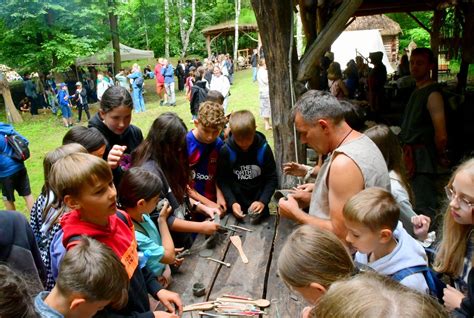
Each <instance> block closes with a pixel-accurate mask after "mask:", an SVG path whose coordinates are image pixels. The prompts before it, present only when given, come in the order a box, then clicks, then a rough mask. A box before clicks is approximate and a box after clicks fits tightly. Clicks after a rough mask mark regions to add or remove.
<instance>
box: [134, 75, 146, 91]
mask: <svg viewBox="0 0 474 318" xmlns="http://www.w3.org/2000/svg"><path fill="white" fill-rule="evenodd" d="M143 82H144V80H143V77H141V76H140V77H137V78H136V79H135V81H134V82H133V83H134V84H135V85H136V86H137V87H138V88H142V87H143Z"/></svg>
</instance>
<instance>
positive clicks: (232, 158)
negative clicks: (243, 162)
mask: <svg viewBox="0 0 474 318" xmlns="http://www.w3.org/2000/svg"><path fill="white" fill-rule="evenodd" d="M227 150H228V151H229V161H230V165H231V166H233V165H234V164H235V161H236V160H237V153H236V152H235V150H234V149H232V147H230V146H227Z"/></svg>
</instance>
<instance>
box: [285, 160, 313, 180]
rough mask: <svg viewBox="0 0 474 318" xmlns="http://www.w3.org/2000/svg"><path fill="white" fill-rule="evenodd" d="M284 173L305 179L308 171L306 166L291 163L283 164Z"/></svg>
mask: <svg viewBox="0 0 474 318" xmlns="http://www.w3.org/2000/svg"><path fill="white" fill-rule="evenodd" d="M283 172H284V173H285V174H289V175H291V176H295V177H304V176H305V175H306V173H307V172H308V169H307V167H306V166H305V165H302V164H299V163H297V162H293V161H290V162H285V163H284V164H283Z"/></svg>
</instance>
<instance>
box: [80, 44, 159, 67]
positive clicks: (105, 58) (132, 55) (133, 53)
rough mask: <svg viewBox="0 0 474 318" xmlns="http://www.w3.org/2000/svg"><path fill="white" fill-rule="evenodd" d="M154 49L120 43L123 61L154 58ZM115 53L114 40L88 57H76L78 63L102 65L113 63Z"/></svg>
mask: <svg viewBox="0 0 474 318" xmlns="http://www.w3.org/2000/svg"><path fill="white" fill-rule="evenodd" d="M154 56H155V55H154V53H153V51H148V50H139V49H134V48H132V47H129V46H126V45H124V44H122V43H120V58H121V60H122V61H130V60H140V59H149V58H154ZM113 62H114V55H113V49H112V42H110V43H109V44H108V45H107V46H106V47H105V48H104V49H102V50H101V51H99V52H97V53H95V54H94V55H91V56H87V57H79V58H77V59H76V65H77V66H81V65H100V64H113Z"/></svg>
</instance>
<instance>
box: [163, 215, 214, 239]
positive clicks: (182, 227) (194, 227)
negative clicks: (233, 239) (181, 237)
mask: <svg viewBox="0 0 474 318" xmlns="http://www.w3.org/2000/svg"><path fill="white" fill-rule="evenodd" d="M171 229H172V230H173V231H176V232H185V233H201V234H207V235H211V234H214V233H215V232H216V231H217V230H218V229H219V225H218V224H216V223H214V222H212V221H204V222H193V221H187V220H183V219H179V218H176V219H175V221H174V222H173V225H172V226H171Z"/></svg>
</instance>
